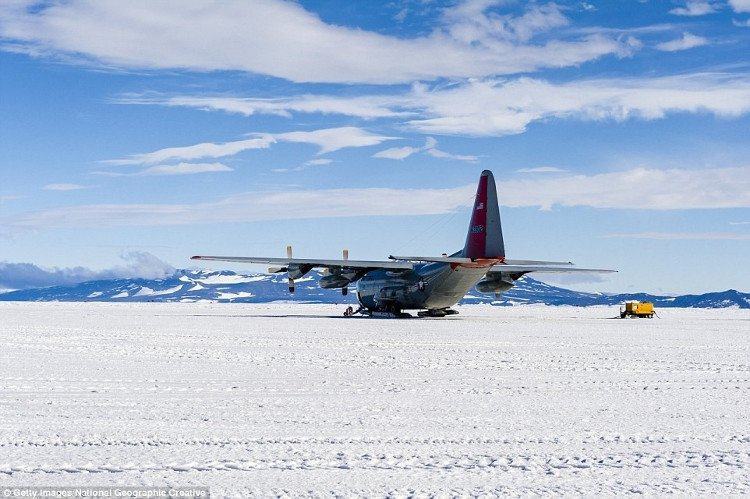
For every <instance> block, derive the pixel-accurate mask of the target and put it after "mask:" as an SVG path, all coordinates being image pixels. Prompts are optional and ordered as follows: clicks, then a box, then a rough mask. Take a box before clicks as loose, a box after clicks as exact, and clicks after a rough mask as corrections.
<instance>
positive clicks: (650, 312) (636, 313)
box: [620, 301, 656, 319]
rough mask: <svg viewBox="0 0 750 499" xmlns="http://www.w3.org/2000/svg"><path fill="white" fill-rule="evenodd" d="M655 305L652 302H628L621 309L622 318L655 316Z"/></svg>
mask: <svg viewBox="0 0 750 499" xmlns="http://www.w3.org/2000/svg"><path fill="white" fill-rule="evenodd" d="M655 313H656V312H655V311H654V304H653V303H651V302H650V301H626V302H625V305H624V306H622V307H620V318H621V319H624V318H625V317H648V318H649V319H650V318H652V317H653V316H654V314H655Z"/></svg>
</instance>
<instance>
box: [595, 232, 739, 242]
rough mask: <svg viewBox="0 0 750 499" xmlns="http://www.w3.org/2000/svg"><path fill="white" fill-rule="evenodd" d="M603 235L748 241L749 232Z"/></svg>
mask: <svg viewBox="0 0 750 499" xmlns="http://www.w3.org/2000/svg"><path fill="white" fill-rule="evenodd" d="M603 237H607V238H620V239H656V240H663V241H749V240H750V234H740V233H738V232H622V233H613V234H606V235H604V236H603Z"/></svg>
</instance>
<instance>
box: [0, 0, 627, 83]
mask: <svg viewBox="0 0 750 499" xmlns="http://www.w3.org/2000/svg"><path fill="white" fill-rule="evenodd" d="M502 3H503V2H500V1H484V0H481V1H476V0H468V1H465V2H463V3H460V4H458V5H457V6H456V7H454V8H448V9H445V10H444V14H443V16H442V18H441V19H440V20H439V22H438V23H437V25H436V26H435V28H434V29H433V31H431V32H430V33H428V34H425V35H423V36H419V37H415V38H401V37H396V36H388V35H384V34H380V33H376V32H373V31H366V30H363V29H358V28H349V27H344V26H340V25H332V24H326V23H325V22H324V21H322V20H321V19H320V18H319V17H318V16H317V15H316V14H314V13H311V12H309V11H306V10H305V9H304V8H303V7H302V6H301V5H299V4H297V3H296V2H288V1H280V0H255V1H253V2H249V1H245V0H227V1H223V2H213V3H210V4H206V3H204V2H197V1H183V0H163V1H159V2H153V1H148V0H133V1H128V2H122V1H119V0H100V1H97V2H90V1H87V0H69V1H67V2H59V3H51V4H43V5H42V6H37V7H36V8H33V9H31V8H28V7H29V6H30V5H32V2H31V1H14V2H4V3H3V4H2V5H1V6H0V36H1V37H2V38H4V39H5V40H6V42H7V45H6V49H12V50H14V51H25V52H26V53H29V54H32V55H37V56H39V55H51V56H63V57H76V56H77V57H80V58H84V59H87V60H89V61H96V62H100V63H103V64H107V65H111V66H115V67H120V68H156V69H159V68H167V69H174V68H176V69H187V70H196V71H213V70H239V71H247V72H251V73H259V74H264V75H270V76H275V77H280V78H284V79H287V80H292V81H297V82H341V83H355V82H363V83H376V84H378V83H405V82H412V81H417V80H432V79H436V78H443V77H446V78H464V77H484V76H488V75H497V74H511V73H518V72H528V71H534V70H536V69H539V68H547V67H566V66H575V65H579V64H581V63H583V62H586V61H590V60H594V59H597V58H600V57H602V56H605V55H610V54H614V55H617V56H627V55H629V54H630V53H631V52H632V50H633V46H632V45H630V44H629V43H628V42H627V41H620V40H618V39H617V38H615V37H609V36H606V35H602V34H592V35H588V36H583V37H577V38H572V39H571V38H569V36H570V35H567V38H559V37H557V38H556V37H555V36H553V34H552V33H550V30H552V29H554V28H557V27H561V26H564V25H566V24H567V23H568V20H567V18H566V17H565V16H564V14H563V13H562V11H561V9H560V8H558V7H557V6H556V5H555V4H554V3H549V4H546V5H537V4H532V5H530V6H528V7H527V9H526V12H524V13H523V14H521V15H518V16H512V15H501V14H499V13H498V12H496V11H497V10H498V9H499V8H501V7H502ZM539 33H544V34H545V37H544V38H543V40H542V41H539V42H536V43H534V41H535V40H536V38H537V37H536V35H537V34H539ZM563 35H564V34H563ZM362 54H367V56H366V57H363V55H362Z"/></svg>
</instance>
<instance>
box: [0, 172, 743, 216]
mask: <svg viewBox="0 0 750 499" xmlns="http://www.w3.org/2000/svg"><path fill="white" fill-rule="evenodd" d="M475 189H476V185H474V184H470V185H465V186H461V187H456V188H451V189H390V188H347V189H323V190H289V191H278V192H252V193H245V194H238V195H234V196H229V197H225V198H221V199H218V200H216V201H210V202H204V203H198V204H97V205H84V206H66V207H61V208H54V209H48V210H40V211H34V212H27V213H21V214H17V215H15V216H14V217H12V218H10V217H8V218H5V219H0V228H6V229H24V228H26V229H34V228H51V227H98V228H100V227H105V226H109V227H120V226H160V225H182V224H201V223H231V222H254V221H262V220H284V219H309V218H328V217H356V216H370V215H377V216H391V215H395V216H405V215H429V214H442V213H449V212H451V211H454V210H455V209H457V208H460V207H468V206H470V205H471V203H472V200H473V196H474V191H475ZM498 189H499V193H500V202H501V204H503V205H504V206H509V207H539V208H542V209H551V208H552V207H553V206H563V207H566V206H585V207H591V208H616V209H636V210H690V209H715V208H749V207H750V167H738V168H718V169H712V170H680V169H671V170H649V169H645V168H636V169H633V170H625V171H619V172H611V173H601V174H593V175H555V176H553V177H545V176H541V177H540V176H531V177H529V178H517V179H511V180H506V181H501V182H500V183H499V185H498Z"/></svg>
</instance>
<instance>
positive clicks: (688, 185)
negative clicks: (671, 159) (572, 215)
mask: <svg viewBox="0 0 750 499" xmlns="http://www.w3.org/2000/svg"><path fill="white" fill-rule="evenodd" d="M499 189H500V191H501V193H503V197H502V198H501V203H502V204H504V205H506V206H514V207H522V206H539V207H541V208H543V209H550V208H552V207H553V206H556V205H557V206H588V207H592V208H619V209H645V210H690V209H713V208H747V207H750V167H738V168H716V169H711V170H680V169H670V170H655V169H647V168H635V169H633V170H627V171H618V172H612V173H600V174H595V175H566V176H557V175H556V176H554V177H553V178H546V177H544V178H540V177H533V178H530V179H528V180H527V179H515V180H508V181H506V182H502V183H501V185H500V187H499Z"/></svg>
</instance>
